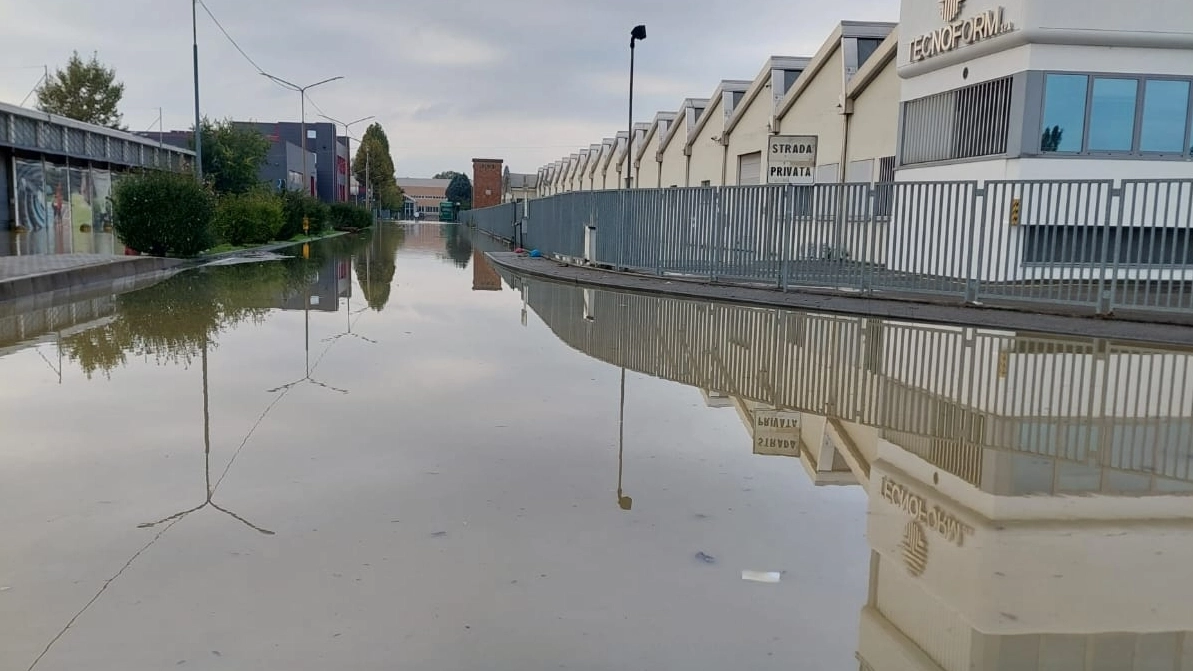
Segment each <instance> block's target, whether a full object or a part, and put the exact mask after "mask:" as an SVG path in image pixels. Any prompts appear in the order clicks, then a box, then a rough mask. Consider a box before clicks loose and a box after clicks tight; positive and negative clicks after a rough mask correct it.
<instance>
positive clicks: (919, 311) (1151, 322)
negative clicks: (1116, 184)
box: [486, 252, 1193, 346]
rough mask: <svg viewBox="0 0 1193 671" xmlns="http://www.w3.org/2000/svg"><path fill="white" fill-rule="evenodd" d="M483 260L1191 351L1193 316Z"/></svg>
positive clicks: (676, 292)
mask: <svg viewBox="0 0 1193 671" xmlns="http://www.w3.org/2000/svg"><path fill="white" fill-rule="evenodd" d="M486 256H487V257H488V258H489V259H490V260H491V261H492V262H493V263H494V264H495V265H496V266H498V268H499V269H500V270H502V271H504V272H508V273H513V274H516V275H523V276H532V277H537V278H541V279H545V280H549V281H553V282H562V283H569V284H584V285H589V286H592V287H597V288H602V289H607V290H610V291H618V292H626V293H640V294H659V295H666V296H671V297H678V298H685V299H690V300H697V301H712V302H721V303H738V304H746V305H756V306H761V307H775V308H787V309H793V310H807V311H812V312H828V313H837V314H849V315H866V316H870V317H881V318H885V319H907V320H912V321H917V322H928V323H936V324H949V325H953V326H958V325H964V326H973V327H976V328H989V329H997V330H1000V331H1021V332H1036V333H1053V334H1058V335H1069V336H1079V337H1083V338H1103V339H1109V340H1128V341H1142V342H1150V343H1160V344H1169V345H1183V346H1193V314H1190V315H1184V314H1175V313H1173V314H1168V313H1164V314H1161V315H1152V314H1146V315H1144V314H1135V313H1128V312H1119V313H1116V314H1115V315H1114V317H1113V318H1100V317H1092V316H1088V315H1083V314H1078V313H1074V312H1072V311H1071V310H1070V309H1068V308H1069V306H1065V305H1056V306H1051V308H1050V309H1048V310H1044V308H1045V307H1047V306H1045V305H1042V304H1040V303H1015V302H1012V301H1007V302H1005V303H1003V302H1000V303H998V304H995V305H981V306H977V305H970V304H963V303H957V302H955V301H951V300H949V299H947V298H944V297H942V298H941V300H939V301H937V302H933V301H932V300H931V298H928V297H924V296H921V295H914V296H912V295H909V296H903V295H899V294H894V293H890V292H883V293H881V294H878V293H875V294H870V295H866V296H862V295H857V294H853V295H847V294H843V293H842V292H833V291H832V290H825V291H819V290H808V289H800V290H794V289H793V290H789V291H779V290H777V289H772V288H761V287H750V286H741V285H729V284H710V283H708V282H707V281H701V280H690V279H684V278H675V277H658V276H653V275H642V274H637V273H627V272H616V271H612V270H601V269H596V268H589V267H582V266H577V265H570V264H567V263H562V262H560V261H558V260H554V259H546V258H529V257H523V256H519V255H517V254H514V253H513V252H489V253H488V254H486Z"/></svg>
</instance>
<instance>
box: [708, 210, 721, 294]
mask: <svg viewBox="0 0 1193 671" xmlns="http://www.w3.org/2000/svg"><path fill="white" fill-rule="evenodd" d="M724 190H725V187H723V186H718V187H716V190H715V191H713V195H712V204H713V225H712V229H713V230H712V263H710V264H709V270H708V281H710V282H716V281H717V279H718V277H719V273H718V272H717V271H718V270H720V268H721V264H722V263H724V261H725V259H724V254H723V251H722V250H723V249H724V247H725V245H724V237H725V210H724V208H723V207H722V205H721V194H722V193H723V192H724Z"/></svg>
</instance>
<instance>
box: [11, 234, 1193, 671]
mask: <svg viewBox="0 0 1193 671" xmlns="http://www.w3.org/2000/svg"><path fill="white" fill-rule="evenodd" d="M494 244H495V243H492V242H489V241H486V240H477V241H475V244H474V243H473V241H471V240H470V239H469V237H468V234H467V232H466V231H463V230H460V229H459V228H457V227H455V226H442V227H441V226H438V225H425V224H424V225H415V226H406V227H401V226H396V225H387V226H383V227H380V228H379V229H378V230H376V231H374V232H371V233H366V234H362V235H361V236H355V237H350V236H346V237H341V238H335V239H331V240H327V241H324V242H320V243H316V244H312V245H311V246H310V248H309V250H307V252H306V254H305V256H307V257H308V258H303V256H304V254H303V253H302V250H301V249H294V250H289V251H288V253H293V254H295V255H296V257H297V258H288V259H286V260H280V261H263V262H259V263H243V264H229V265H223V266H217V267H208V268H202V269H197V270H191V271H187V272H184V273H182V274H179V275H177V276H175V277H173V278H171V279H169V280H166V281H165V282H162V283H160V284H157V285H155V286H152V287H149V288H147V289H142V290H140V291H137V292H133V293H128V294H123V295H120V296H116V297H111V296H100V297H96V298H94V299H90V300H86V301H79V302H76V303H72V304H67V305H61V306H54V307H50V308H45V309H40V310H36V311H32V310H31V311H26V312H24V313H16V314H13V313H5V312H0V530H3V532H4V540H3V544H2V545H0V669H5V670H7V669H18V670H20V669H36V670H41V671H65V670H73V669H104V670H106V669H111V670H114V671H115V670H121V671H125V670H134V669H175V668H181V669H188V670H189V669H295V670H297V669H311V670H315V669H398V668H400V669H428V670H430V669H509V670H511V671H513V670H524V669H581V670H592V671H597V670H605V669H626V670H631V669H633V670H637V669H643V670H645V669H688V670H693V671H695V670H706V669H707V670H709V671H711V670H714V669H716V670H723V669H727V668H740V669H856V668H861V669H872V670H876V671H880V670H883V669H942V668H943V669H950V670H951V669H982V670H995V669H998V670H1003V669H1006V670H1011V669H1037V668H1038V669H1165V670H1166V671H1167V670H1170V669H1178V670H1183V669H1193V599H1190V598H1189V594H1190V587H1189V585H1188V559H1189V557H1190V556H1193V555H1191V553H1193V505H1190V504H1191V503H1193V499H1191V498H1190V495H1191V494H1193V460H1191V456H1190V455H1191V452H1193V448H1191V445H1193V381H1191V378H1190V376H1189V372H1190V367H1191V366H1193V353H1191V352H1188V351H1184V350H1176V349H1164V348H1158V347H1151V346H1148V345H1141V344H1131V343H1112V342H1107V341H1095V340H1089V341H1083V340H1079V339H1061V338H1054V337H1049V336H1038V335H1033V334H1017V333H1006V332H994V331H983V330H977V329H969V328H963V327H947V326H933V325H924V324H911V323H895V322H886V321H883V320H876V319H865V318H862V317H845V316H831V315H817V314H808V313H800V312H791V311H783V310H773V309H758V308H739V307H734V306H730V305H715V304H709V303H695V302H685V301H681V300H677V299H671V298H659V297H650V296H643V295H621V294H614V293H608V292H603V291H597V290H590V289H583V288H581V287H578V286H567V285H556V284H551V283H548V282H545V281H541V280H535V279H529V278H521V277H515V276H505V277H502V276H500V275H499V274H498V273H497V272H496V271H495V270H494V269H493V268H492V267H491V266H489V265H488V263H487V262H486V261H485V260H484V258H483V256H482V255H481V250H482V249H496V247H495V246H494ZM1127 577H1129V579H1126V578H1127Z"/></svg>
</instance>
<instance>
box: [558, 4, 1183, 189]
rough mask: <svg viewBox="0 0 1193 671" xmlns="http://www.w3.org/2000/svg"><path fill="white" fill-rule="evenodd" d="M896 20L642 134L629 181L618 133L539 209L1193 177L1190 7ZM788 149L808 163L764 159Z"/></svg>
mask: <svg viewBox="0 0 1193 671" xmlns="http://www.w3.org/2000/svg"><path fill="white" fill-rule="evenodd" d="M900 18H901V21H900V23H898V24H890V23H874V22H857V21H843V22H841V23H840V24H839V25H838V26H837V27H836V29H835V30H834V31H833V32H832V34H830V35H829V36H828V38H827V39H826V40H825V42H824V44H823V46H821V48H820V50H819V51H817V52H816V53H815V54H813V55H811V56H804V57H790V56H786V57H785V56H772V57H771V58H769V59H767V60H766V62H765V63H764V64H763V66H762V69H761V70H760V71H759V72H758V75H757V76H756V77H755V78H754V79H753V80H750V81H739V80H724V81H720V82H715V83H714V84H713V85H712V88H713V90H712V91H711V92H708V93H705V92H699V91H694V92H693V94H694V95H695V94H700V97H691V98H686V99H683V100H680V101H677V106H676V109H675V110H661V111H658V112H657V113H654V114H652V115H651V116H650V120H649V121H647V122H639V123H636V124H635V125H634V137H633V138H632V141H631V142H630V149H631V151H630V152H629V155H628V159H629V166H628V167H627V152H626V145H627V140H628V139H630V138H628V135H627V131H625V130H621V131H615V132H611V134H610V136H609V137H607V138H603V139H600V140H598V141H596V142H593V143H592V144H591V145H589V146H587V147H582V148H580V149H578V150H577V151H576V152H575V153H573V154H570V155H568V156H565V157H563V158H561V159H560V160H558V161H555V162H553V163H551V164H549V165H546V166H543V167H541V168H540V169H539V176H540V180H539V184H540V188H539V194H538V195H540V196H546V195H551V194H555V193H563V192H567V191H586V190H601V189H613V188H618V186H619V185H624V184H625V176H626V171H627V170H629V174H630V176H631V178H632V180H631V184H632V185H633V186H634V187H635V188H666V187H675V186H679V187H683V186H702V185H707V186H732V185H739V184H742V185H744V184H759V183H766V182H768V181H770V182H792V181H794V182H798V183H809V182H814V183H834V182H881V181H892V180H899V181H911V180H943V179H948V180H963V179H976V180H991V179H1089V178H1107V179H1110V178H1117V179H1121V178H1140V179H1144V178H1181V177H1193V156H1191V148H1193V137H1191V131H1190V119H1191V118H1193V107H1191V106H1193V98H1191V95H1190V93H1191V88H1193V2H1188V1H1187V0H1149V1H1148V2H1144V3H1122V2H1110V1H1109V0H1084V1H1083V0H1004V1H1002V2H998V1H992V0H944V1H943V2H941V1H939V0H904V1H903V3H902V7H901V17H900ZM704 96H707V97H704ZM792 144H795V145H798V144H802V145H809V144H811V145H814V151H813V152H797V154H796V155H791V156H785V155H783V152H774V151H772V150H773V149H774V147H775V146H776V145H777V146H783V145H792ZM774 156H777V157H778V158H779V159H780V160H779V162H778V163H774V162H773V158H772V157H774ZM775 168H777V169H775ZM809 174H811V177H809V176H808V175H809Z"/></svg>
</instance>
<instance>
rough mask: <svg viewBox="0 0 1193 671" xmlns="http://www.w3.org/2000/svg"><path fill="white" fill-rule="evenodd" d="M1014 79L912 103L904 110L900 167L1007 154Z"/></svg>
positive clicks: (1000, 80)
mask: <svg viewBox="0 0 1193 671" xmlns="http://www.w3.org/2000/svg"><path fill="white" fill-rule="evenodd" d="M1011 83H1012V78H1011V77H1003V78H1001V79H995V80H992V81H988V82H982V83H980V84H974V85H973V86H967V87H965V88H961V89H955V90H953V91H946V92H944V93H938V94H936V95H931V96H927V97H924V98H919V99H916V100H911V101H908V102H906V103H904V108H903V165H914V164H917V163H931V162H934V161H948V160H955V159H966V158H978V157H981V156H997V155H1000V154H1005V153H1006V152H1007V136H1008V133H1009V130H1010V122H1011V96H1012V86H1011Z"/></svg>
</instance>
